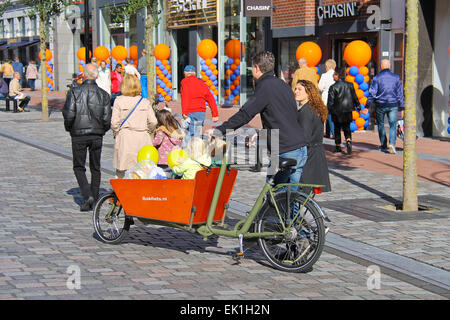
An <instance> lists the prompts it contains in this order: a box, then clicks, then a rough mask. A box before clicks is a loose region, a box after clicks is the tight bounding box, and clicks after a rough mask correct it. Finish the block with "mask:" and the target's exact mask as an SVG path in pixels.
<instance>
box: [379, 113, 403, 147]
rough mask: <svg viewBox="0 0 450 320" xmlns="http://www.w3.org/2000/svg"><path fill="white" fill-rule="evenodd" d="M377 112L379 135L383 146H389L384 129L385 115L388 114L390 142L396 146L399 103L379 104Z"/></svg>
mask: <svg viewBox="0 0 450 320" xmlns="http://www.w3.org/2000/svg"><path fill="white" fill-rule="evenodd" d="M375 112H376V114H377V122H378V137H379V138H380V143H381V147H382V148H384V149H385V148H387V139H386V132H385V130H384V116H385V115H387V117H388V122H389V144H391V145H393V146H394V147H395V141H396V138H397V112H398V106H397V105H395V104H394V105H392V104H391V105H377V106H376V109H375Z"/></svg>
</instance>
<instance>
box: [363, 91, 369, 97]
mask: <svg viewBox="0 0 450 320" xmlns="http://www.w3.org/2000/svg"><path fill="white" fill-rule="evenodd" d="M364 97H366V98H368V97H369V90H366V91H364Z"/></svg>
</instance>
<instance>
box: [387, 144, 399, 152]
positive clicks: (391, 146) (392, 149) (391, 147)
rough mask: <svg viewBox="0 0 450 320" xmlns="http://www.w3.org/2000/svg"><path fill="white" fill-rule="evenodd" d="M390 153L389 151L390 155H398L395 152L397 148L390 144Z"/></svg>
mask: <svg viewBox="0 0 450 320" xmlns="http://www.w3.org/2000/svg"><path fill="white" fill-rule="evenodd" d="M388 151H389V153H390V154H396V153H397V152H396V151H395V147H394V146H393V145H392V144H390V145H389V146H388Z"/></svg>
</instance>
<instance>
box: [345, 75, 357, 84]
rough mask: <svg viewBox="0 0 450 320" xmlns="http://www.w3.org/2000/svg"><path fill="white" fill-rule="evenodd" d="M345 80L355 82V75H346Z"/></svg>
mask: <svg viewBox="0 0 450 320" xmlns="http://www.w3.org/2000/svg"><path fill="white" fill-rule="evenodd" d="M345 81H347V82H352V83H353V82H355V77H354V76H346V77H345Z"/></svg>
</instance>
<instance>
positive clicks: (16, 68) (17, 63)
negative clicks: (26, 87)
mask: <svg viewBox="0 0 450 320" xmlns="http://www.w3.org/2000/svg"><path fill="white" fill-rule="evenodd" d="M11 65H12V67H13V70H14V72H18V73H19V74H20V80H19V82H20V86H21V87H22V86H23V84H22V83H23V64H22V62H20V60H19V57H14V61H13V63H12V64H11Z"/></svg>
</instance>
